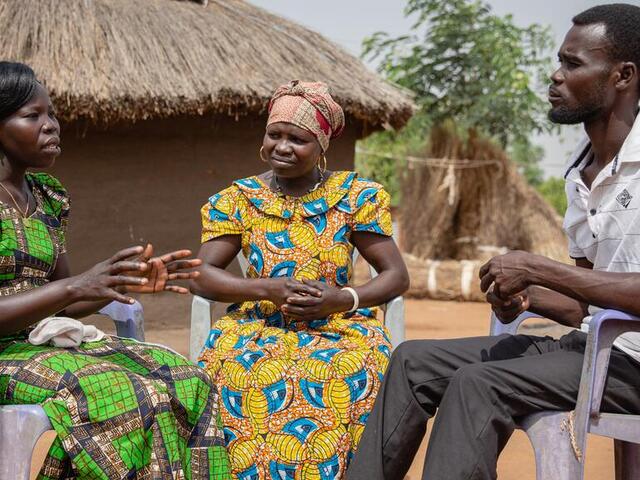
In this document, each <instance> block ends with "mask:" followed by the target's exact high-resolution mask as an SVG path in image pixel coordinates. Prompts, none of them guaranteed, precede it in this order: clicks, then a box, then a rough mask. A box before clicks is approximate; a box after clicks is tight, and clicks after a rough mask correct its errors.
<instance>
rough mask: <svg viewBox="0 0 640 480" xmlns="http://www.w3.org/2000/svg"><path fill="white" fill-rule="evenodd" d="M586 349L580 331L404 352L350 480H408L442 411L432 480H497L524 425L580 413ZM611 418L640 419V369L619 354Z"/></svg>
mask: <svg viewBox="0 0 640 480" xmlns="http://www.w3.org/2000/svg"><path fill="white" fill-rule="evenodd" d="M586 339H587V336H586V334H585V333H582V332H579V331H575V332H572V333H570V334H568V335H565V336H563V337H562V338H560V339H558V340H556V339H553V338H551V337H535V336H529V335H513V336H511V335H501V336H497V337H474V338H461V339H453V340H413V341H408V342H405V343H403V344H401V345H400V346H399V347H398V348H397V349H396V350H395V352H394V353H393V356H392V359H391V363H390V365H389V369H388V370H387V373H386V375H385V378H384V381H383V383H382V386H381V388H380V391H379V393H378V398H377V399H376V402H375V406H374V408H373V411H372V412H371V414H370V415H369V419H368V421H367V425H366V428H365V430H364V432H363V434H362V438H361V441H360V444H359V446H358V451H357V453H356V455H355V457H354V459H353V461H352V462H351V465H350V466H349V469H348V471H347V478H348V480H382V479H387V480H388V479H402V478H403V477H404V475H405V474H406V472H407V470H408V469H409V467H410V466H411V462H412V460H413V458H414V456H415V454H416V451H417V450H418V447H419V446H420V442H421V440H422V438H423V437H424V434H425V430H426V424H427V420H429V418H431V417H432V416H434V415H435V413H436V410H437V411H438V416H437V417H436V419H435V423H434V425H433V430H432V433H431V438H430V439H429V447H428V449H427V456H426V459H425V464H424V470H423V474H422V478H423V479H428V480H458V479H460V480H462V479H465V480H466V479H474V480H475V479H494V478H496V463H497V459H498V455H499V453H500V452H501V451H502V449H503V448H504V446H505V445H506V443H507V440H508V439H509V437H510V436H511V434H512V433H513V430H514V428H515V419H517V417H519V416H522V415H528V414H530V413H534V412H538V411H541V410H573V408H574V407H575V404H576V399H577V397H578V389H579V386H580V375H581V373H582V360H583V358H584V349H585V345H586ZM602 409H603V411H607V412H615V413H633V414H638V413H640V363H637V362H635V361H634V360H632V359H631V358H630V357H629V356H628V355H626V354H625V353H623V352H621V351H619V350H617V349H616V348H614V349H612V352H611V361H610V365H609V371H608V379H607V384H606V387H605V392H604V398H603V403H602ZM567 441H568V440H567Z"/></svg>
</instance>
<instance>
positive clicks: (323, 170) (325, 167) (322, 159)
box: [318, 155, 327, 173]
mask: <svg viewBox="0 0 640 480" xmlns="http://www.w3.org/2000/svg"><path fill="white" fill-rule="evenodd" d="M320 162H322V166H320ZM318 168H319V169H320V171H321V172H322V173H324V172H326V171H327V157H326V155H322V157H320V158H319V159H318Z"/></svg>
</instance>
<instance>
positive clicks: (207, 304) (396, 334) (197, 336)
mask: <svg viewBox="0 0 640 480" xmlns="http://www.w3.org/2000/svg"><path fill="white" fill-rule="evenodd" d="M357 258H358V251H357V250H354V256H353V263H354V264H355V262H356V259H357ZM236 260H237V261H238V263H239V264H240V270H241V271H242V274H243V275H244V274H245V273H246V271H247V269H248V268H249V262H248V261H247V259H246V258H245V257H244V255H243V254H242V252H239V253H238V255H236ZM369 271H370V273H371V277H372V278H373V277H375V276H376V275H378V272H376V271H375V269H374V268H373V267H371V266H369ZM214 304H215V301H213V300H208V299H206V298H203V297H199V296H198V295H194V296H193V301H192V303H191V338H190V340H189V358H190V359H191V361H192V362H196V361H197V360H198V356H199V355H200V352H201V351H202V347H203V346H204V344H205V342H206V340H207V338H208V337H209V332H210V331H211V316H212V312H213V306H214ZM381 308H382V310H383V311H384V324H385V326H386V327H387V329H388V330H389V334H390V335H391V345H392V346H393V348H395V347H397V346H398V345H399V344H400V343H402V342H404V338H405V333H404V300H403V298H402V297H396V298H393V299H391V300H389V301H388V302H387V303H386V304H384V305H383V306H382V307H381Z"/></svg>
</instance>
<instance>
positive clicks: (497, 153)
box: [401, 125, 568, 261]
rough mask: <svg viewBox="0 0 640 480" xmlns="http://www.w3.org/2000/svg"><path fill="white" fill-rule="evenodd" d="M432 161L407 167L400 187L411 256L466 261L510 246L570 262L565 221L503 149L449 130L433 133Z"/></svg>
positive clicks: (405, 241)
mask: <svg viewBox="0 0 640 480" xmlns="http://www.w3.org/2000/svg"><path fill="white" fill-rule="evenodd" d="M427 156H428V157H431V159H429V160H425V161H418V160H414V161H409V163H408V174H407V175H405V178H404V181H403V185H402V198H403V201H402V206H401V217H402V241H403V247H404V250H405V251H406V252H408V253H411V254H413V255H415V256H416V257H418V258H421V259H423V260H427V259H431V260H444V259H455V260H468V259H478V258H482V257H483V256H486V252H487V251H489V252H491V251H494V252H495V251H496V249H500V248H506V249H513V250H515V249H519V250H526V251H529V252H533V253H537V254H540V255H545V256H547V257H550V258H553V259H556V260H559V261H567V260H568V253H567V244H566V239H565V236H564V234H563V231H562V224H561V219H560V217H559V216H558V214H557V213H556V212H555V211H554V210H553V208H552V207H551V206H550V205H549V204H547V202H546V201H545V200H544V199H543V198H542V197H541V196H540V195H539V194H538V193H537V192H536V191H535V190H534V189H533V188H532V187H531V186H529V185H528V184H527V182H526V181H525V180H524V179H523V178H522V177H521V176H520V175H519V174H518V172H517V171H516V169H515V168H514V167H513V166H512V164H511V162H510V161H509V159H508V158H507V156H506V154H505V152H504V151H503V150H502V149H501V148H500V147H498V146H497V145H495V144H494V143H493V142H491V141H489V140H487V139H485V138H482V137H480V136H478V135H475V134H474V132H470V133H469V137H468V138H467V139H466V140H463V139H461V138H460V136H459V135H458V134H457V133H456V131H455V128H454V127H453V126H452V125H444V126H441V127H437V128H434V129H433V130H432V133H431V138H430V142H429V151H428V152H427ZM457 159H464V160H457Z"/></svg>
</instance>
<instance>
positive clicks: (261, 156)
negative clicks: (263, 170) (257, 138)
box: [259, 147, 268, 163]
mask: <svg viewBox="0 0 640 480" xmlns="http://www.w3.org/2000/svg"><path fill="white" fill-rule="evenodd" d="M263 151H264V147H260V153H259V155H260V160H262V161H263V162H264V163H268V162H267V160H265V159H264V155H263V154H262V152H263Z"/></svg>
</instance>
